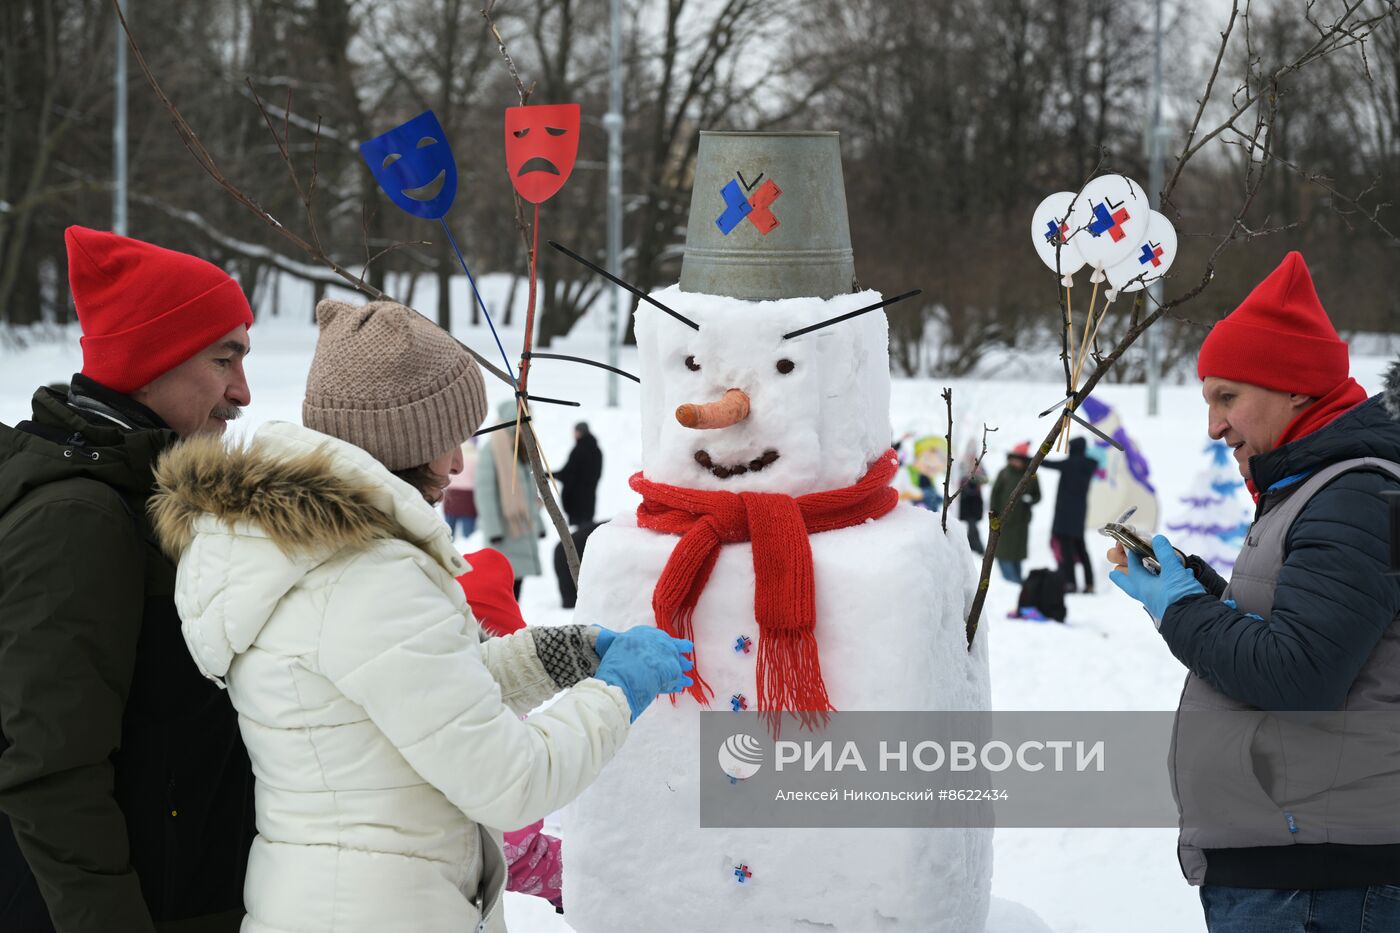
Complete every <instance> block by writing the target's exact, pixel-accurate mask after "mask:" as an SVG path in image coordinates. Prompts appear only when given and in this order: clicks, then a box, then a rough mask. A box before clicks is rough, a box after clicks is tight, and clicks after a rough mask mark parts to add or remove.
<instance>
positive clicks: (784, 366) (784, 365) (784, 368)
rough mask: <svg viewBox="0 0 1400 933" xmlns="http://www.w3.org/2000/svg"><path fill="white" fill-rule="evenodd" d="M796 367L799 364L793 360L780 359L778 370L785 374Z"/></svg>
mask: <svg viewBox="0 0 1400 933" xmlns="http://www.w3.org/2000/svg"><path fill="white" fill-rule="evenodd" d="M796 368H797V364H796V363H794V362H793V361H792V360H778V372H780V373H782V374H783V375H784V376H786V375H787V374H788V373H790V372H792V371H793V370H794V369H796Z"/></svg>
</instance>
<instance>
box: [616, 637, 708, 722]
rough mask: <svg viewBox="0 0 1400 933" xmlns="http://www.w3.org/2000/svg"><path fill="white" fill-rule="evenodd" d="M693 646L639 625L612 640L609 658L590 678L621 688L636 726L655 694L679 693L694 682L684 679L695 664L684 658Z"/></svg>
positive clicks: (691, 650) (680, 639)
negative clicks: (593, 677)
mask: <svg viewBox="0 0 1400 933" xmlns="http://www.w3.org/2000/svg"><path fill="white" fill-rule="evenodd" d="M694 650H695V645H693V644H692V643H690V642H689V641H686V640H685V639H683V638H672V637H671V636H670V635H667V634H666V633H665V632H663V631H661V630H660V629H658V628H652V627H651V626H649V625H639V626H637V627H636V628H629V629H628V630H627V631H625V632H620V633H617V634H615V635H614V636H613V638H612V641H611V642H610V644H609V645H608V656H607V657H605V658H603V661H602V663H600V664H599V665H598V672H597V673H596V674H594V675H593V676H595V677H597V678H598V679H599V680H601V681H603V682H604V683H608V684H612V685H613V686H615V687H621V688H622V692H623V693H624V694H626V696H627V705H628V706H629V707H631V709H632V721H633V722H636V721H637V717H638V716H640V715H642V711H643V710H645V709H646V708H647V707H648V706H650V705H651V701H652V700H654V699H656V695H657V694H658V693H678V692H679V691H681V690H684V689H685V688H686V687H689V686H691V685H692V684H693V683H695V681H693V680H691V679H690V678H689V677H687V676H685V673H686V671H689V670H691V669H692V668H693V667H695V662H693V661H691V660H690V659H689V658H687V657H685V655H687V654H690V653H691V652H693V651H694Z"/></svg>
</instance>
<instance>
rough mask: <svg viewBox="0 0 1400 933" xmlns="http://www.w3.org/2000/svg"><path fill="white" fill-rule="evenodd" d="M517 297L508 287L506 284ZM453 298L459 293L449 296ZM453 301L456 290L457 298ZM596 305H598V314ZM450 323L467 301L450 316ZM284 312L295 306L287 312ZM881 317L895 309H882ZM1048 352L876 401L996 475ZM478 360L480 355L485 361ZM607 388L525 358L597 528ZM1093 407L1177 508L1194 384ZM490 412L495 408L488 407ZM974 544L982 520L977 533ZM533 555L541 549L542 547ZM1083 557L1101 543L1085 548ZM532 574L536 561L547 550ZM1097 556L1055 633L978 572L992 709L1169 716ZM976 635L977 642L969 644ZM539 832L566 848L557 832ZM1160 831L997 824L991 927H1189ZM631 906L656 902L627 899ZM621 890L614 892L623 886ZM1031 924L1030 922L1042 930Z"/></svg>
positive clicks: (578, 342) (615, 440)
mask: <svg viewBox="0 0 1400 933" xmlns="http://www.w3.org/2000/svg"><path fill="white" fill-rule="evenodd" d="M507 281H508V280H505V279H502V278H498V277H487V278H486V279H485V280H484V281H483V283H482V285H483V291H484V292H485V293H486V296H487V300H488V302H490V303H491V306H492V307H496V306H497V302H496V301H494V300H493V298H494V297H496V296H497V295H498V294H500V296H501V297H503V294H501V293H503V290H504V288H505V287H507ZM521 292H522V294H521V296H520V297H521V298H523V289H522V290H521ZM414 297H415V304H416V305H417V306H418V307H420V308H431V307H434V306H435V305H434V302H433V301H431V300H430V299H429V298H425V296H424V295H423V294H422V293H421V291H420V293H419V294H417V295H415V296H414ZM454 297H457V296H454ZM461 297H462V298H463V299H465V298H466V295H465V294H463V295H462V296H461ZM282 300H283V301H284V302H285V304H284V311H283V313H282V314H281V315H279V316H277V317H273V316H271V315H268V314H266V313H264V314H263V315H262V316H261V317H260V319H259V322H258V324H257V326H255V327H254V329H253V331H252V343H253V353H252V354H251V355H250V356H249V357H248V361H247V372H248V379H249V383H250V385H251V386H252V390H253V403H252V405H251V407H250V408H249V409H248V411H247V415H246V418H245V419H244V420H242V421H240V422H238V423H237V425H236V429H237V430H238V431H240V432H246V431H251V430H252V429H254V428H256V426H257V425H258V424H260V423H262V422H264V421H268V420H274V419H282V420H293V421H295V420H299V418H300V407H301V398H302V391H303V385H304V381H305V377H306V371H307V368H308V366H309V364H310V360H311V354H312V350H313V347H314V344H315V336H316V335H315V330H314V328H313V327H312V326H311V325H310V323H309V317H310V315H309V304H308V303H307V301H306V297H305V295H304V294H301V293H300V292H299V291H296V290H289V291H287V292H284V294H283V296H282ZM602 305H603V302H600V303H599V306H602ZM456 308H457V315H458V317H459V318H462V319H466V318H467V317H468V314H467V312H466V308H467V305H466V303H465V300H463V301H462V302H459V303H457V304H456ZM293 309H294V310H293ZM896 313H897V312H896ZM454 330H455V331H456V333H457V335H458V336H459V337H460V338H461V339H463V340H465V341H467V342H468V343H469V344H470V345H471V346H473V347H475V348H477V349H478V350H480V351H481V352H483V353H487V352H488V349H490V348H493V347H494V343H493V341H492V339H491V336H490V334H489V333H488V332H486V330H485V329H484V328H481V329H473V328H470V327H466V326H462V327H457V328H454ZM502 340H503V342H504V343H505V345H506V346H507V347H509V348H518V347H519V346H520V334H519V332H518V331H515V332H507V333H503V334H502ZM603 345H604V344H603V334H602V328H601V326H600V324H599V323H598V322H595V321H593V320H591V319H588V320H585V321H584V322H582V323H581V324H580V326H579V327H577V328H575V335H574V336H572V337H570V338H569V339H567V340H565V341H562V342H558V343H556V345H555V347H553V348H551V349H553V350H555V351H556V352H562V353H574V354H577V355H581V356H589V357H592V358H594V359H605V353H604V351H603V349H602V347H603ZM1053 354H1054V351H1053V350H1049V349H1047V350H1046V352H1045V354H1044V358H1043V359H1037V360H1034V361H1027V363H1028V364H1029V363H1034V365H1033V366H1030V365H1028V366H1023V367H1016V368H1014V369H1008V370H1007V371H1008V372H1018V373H1025V372H1028V371H1029V372H1034V373H1045V376H1044V377H1043V379H1044V381H1043V382H1035V381H1027V380H1025V379H1021V378H1008V379H1006V380H1005V381H971V380H956V379H955V380H937V381H931V380H920V381H915V380H897V381H896V382H895V385H894V392H893V400H892V419H891V420H892V422H893V425H892V426H893V428H894V432H895V434H896V435H898V434H902V433H904V432H905V431H915V432H917V433H937V434H942V433H943V432H944V430H945V416H944V405H943V402H942V400H941V399H940V398H939V391H940V389H941V388H942V387H943V386H944V385H950V386H952V388H953V391H954V396H953V402H954V412H955V416H956V426H955V429H954V430H955V437H954V447H955V449H956V450H958V451H961V450H962V448H963V445H964V444H965V442H966V440H967V438H968V437H971V436H973V435H974V434H979V435H980V432H981V425H982V424H983V423H984V422H985V423H987V424H989V425H991V426H992V427H995V428H997V429H998V430H997V432H996V433H995V434H992V435H991V440H990V442H989V446H990V448H991V453H989V454H988V457H987V461H986V463H987V466H988V468H989V471H990V472H991V473H992V474H993V475H995V472H996V471H997V470H999V469H1000V468H1001V467H1002V465H1003V464H1004V463H1005V456H1004V453H1005V451H1006V450H1008V449H1010V448H1011V447H1012V446H1014V445H1015V444H1016V443H1017V442H1019V441H1022V440H1030V441H1032V443H1033V445H1034V444H1038V443H1039V441H1040V440H1041V438H1043V436H1044V435H1045V432H1046V431H1047V430H1048V424H1047V423H1046V422H1045V421H1043V420H1038V419H1037V418H1036V417H1035V414H1036V412H1038V411H1040V410H1041V409H1043V408H1045V407H1046V406H1047V405H1049V404H1050V403H1051V402H1052V401H1054V400H1056V399H1057V398H1059V397H1060V395H1061V394H1062V389H1063V383H1062V382H1059V383H1057V382H1055V381H1054V377H1053V374H1054V372H1055V371H1056V364H1055V361H1054V356H1053ZM491 355H492V356H493V357H494V353H492V354H491ZM1386 362H1387V360H1386V359H1385V358H1384V357H1370V358H1361V359H1354V360H1353V362H1352V369H1353V374H1354V375H1355V376H1356V378H1357V379H1358V380H1359V381H1360V382H1361V383H1362V384H1363V385H1364V386H1365V387H1366V388H1367V389H1368V390H1370V391H1372V392H1374V391H1376V390H1377V389H1378V388H1379V386H1380V383H1381V373H1382V371H1383V369H1384V366H1385V364H1386ZM622 366H623V368H625V369H628V370H630V371H633V372H636V371H637V369H638V366H637V361H636V358H635V350H632V349H631V348H627V349H624V350H623V351H622ZM80 367H81V353H80V351H79V348H78V344H77V335H76V332H71V333H69V334H67V335H66V336H64V337H62V338H60V339H56V340H52V341H43V342H33V343H31V345H30V347H29V348H28V349H26V350H24V351H22V352H15V351H5V350H0V421H3V422H5V423H7V424H14V423H15V422H16V421H19V420H22V419H23V418H25V417H26V416H27V415H28V411H29V406H28V399H29V396H30V395H31V394H32V392H33V390H34V388H35V387H36V386H37V385H40V384H43V383H48V382H53V381H64V380H66V379H67V378H68V377H69V375H70V374H71V373H73V372H75V371H76V370H78V369H79V368H80ZM605 380H606V376H605V374H604V373H602V372H601V371H600V370H595V369H592V368H589V367H583V366H579V365H576V364H572V363H562V362H553V361H546V360H541V361H538V362H537V363H536V364H535V369H534V372H533V374H532V376H531V388H532V389H533V390H534V391H535V392H537V393H539V394H542V395H547V396H553V397H561V398H570V399H574V400H577V401H579V402H581V403H582V407H580V408H577V409H574V408H562V407H558V406H549V405H537V406H535V408H534V411H535V418H536V430H537V432H538V434H539V436H540V437H541V439H542V440H543V443H544V447H545V453H546V455H547V456H548V458H549V460H550V462H551V463H554V464H560V463H562V462H563V460H564V458H565V456H566V455H567V453H568V450H569V447H570V445H571V442H572V431H571V429H572V426H573V424H574V422H575V421H578V420H586V421H588V423H589V425H590V426H591V428H592V430H593V433H594V434H595V435H596V436H597V437H598V440H599V444H600V445H601V447H602V449H603V451H604V456H605V460H604V472H603V479H602V483H601V485H600V488H599V496H598V502H599V515H600V516H607V515H610V514H614V513H617V512H621V511H623V510H626V509H630V508H632V507H634V506H635V504H636V502H637V501H638V500H637V497H636V496H635V495H634V494H633V493H632V492H631V490H630V489H629V488H628V487H627V477H628V476H629V475H630V474H632V473H633V472H634V471H636V470H637V469H639V468H640V465H641V451H640V435H639V430H640V424H639V416H638V400H639V397H640V396H639V393H640V392H643V391H645V389H644V388H642V387H639V386H637V385H635V384H633V383H631V382H627V381H625V380H623V381H622V382H621V389H620V395H621V405H620V407H618V408H614V409H610V408H608V407H606V398H607V393H606V381H605ZM488 382H489V383H491V384H490V386H489V388H490V392H491V393H492V401H493V403H494V402H495V401H496V400H499V399H504V398H506V397H507V396H508V393H507V392H506V390H505V387H504V386H502V385H500V384H498V383H494V382H492V381H491V380H488ZM1095 394H1096V397H1098V398H1099V399H1101V400H1102V401H1104V402H1107V403H1108V404H1110V405H1112V406H1114V407H1115V408H1117V409H1118V411H1119V413H1120V415H1121V417H1122V419H1123V423H1124V425H1125V427H1126V428H1127V430H1128V432H1129V433H1130V434H1131V435H1132V436H1133V437H1134V439H1135V440H1136V441H1137V443H1138V444H1139V445H1140V447H1141V448H1142V450H1143V453H1144V454H1145V456H1146V457H1147V459H1148V461H1149V463H1150V465H1151V469H1152V479H1153V481H1154V483H1155V484H1156V485H1157V489H1158V501H1159V503H1160V505H1161V507H1162V511H1163V514H1164V515H1165V516H1166V517H1167V518H1168V519H1171V518H1173V517H1175V515H1176V514H1177V508H1178V507H1177V499H1178V497H1179V496H1180V495H1181V494H1182V493H1184V492H1185V491H1186V489H1187V484H1189V483H1190V482H1191V480H1192V478H1193V477H1194V476H1195V475H1196V474H1197V473H1198V472H1199V471H1200V470H1201V469H1202V468H1203V467H1204V466H1205V464H1206V461H1205V459H1204V455H1203V454H1202V453H1201V451H1202V448H1203V446H1204V443H1205V441H1206V434H1205V409H1204V405H1203V404H1202V402H1201V398H1200V392H1199V387H1198V386H1197V385H1196V384H1195V383H1194V381H1193V382H1192V383H1191V384H1188V385H1182V386H1172V385H1169V386H1164V387H1163V389H1162V396H1161V409H1162V412H1161V414H1159V415H1157V416H1156V417H1153V418H1148V417H1147V415H1146V408H1147V402H1146V393H1145V390H1144V389H1143V388H1142V387H1140V386H1120V385H1103V386H1101V387H1100V388H1099V389H1098V390H1097V391H1096V393H1095ZM493 408H494V404H493ZM1042 488H1043V491H1044V494H1045V499H1044V501H1043V502H1042V503H1041V504H1040V505H1039V506H1038V507H1037V509H1036V511H1035V513H1034V519H1033V522H1032V528H1031V556H1030V560H1029V561H1028V562H1027V564H1026V567H1027V568H1033V567H1038V566H1049V565H1051V564H1052V561H1051V557H1050V549H1049V543H1048V540H1049V529H1050V517H1051V514H1052V511H1053V502H1054V495H1055V476H1054V474H1050V473H1048V472H1047V473H1046V474H1044V475H1043V476H1042ZM949 533H950V534H951V533H956V534H962V533H963V529H962V526H961V524H957V525H956V527H954V525H953V523H950V527H949ZM984 535H985V525H984ZM480 546H482V542H480V541H479V540H473V541H466V542H463V549H464V550H471V549H474V548H476V547H480ZM542 546H543V547H545V548H546V549H552V546H553V541H552V540H551V541H549V542H543V543H542ZM1090 546H1091V550H1092V551H1093V552H1094V553H1095V554H1096V555H1097V554H1100V553H1101V552H1102V551H1103V550H1105V548H1104V547H1102V546H1101V544H1100V542H1099V541H1098V540H1092V541H1091V542H1090ZM544 556H545V558H546V560H545V561H544V564H545V567H546V568H549V567H550V566H552V564H551V561H550V560H549V559H548V558H549V552H548V550H546V553H545V555H544ZM1107 569H1108V568H1107V566H1106V565H1105V564H1104V562H1102V561H1100V562H1099V564H1098V565H1097V567H1096V573H1098V574H1099V580H1098V592H1097V593H1096V594H1094V595H1071V596H1069V597H1068V604H1069V619H1068V624H1066V625H1053V624H1036V623H1028V622H1020V621H1009V620H1007V619H1006V618H1005V616H1006V614H1007V612H1008V611H1009V610H1010V609H1013V608H1014V607H1015V604H1016V595H1017V591H1016V588H1015V587H1013V586H1011V585H1010V584H1007V583H1004V582H1003V581H1001V580H1000V579H999V578H997V577H995V576H994V577H993V579H992V582H991V589H990V593H989V596H988V600H987V623H986V625H985V627H984V630H983V633H982V635H983V636H985V637H987V638H989V639H990V640H991V641H990V650H991V663H992V702H993V706H994V708H995V709H999V710H1170V709H1174V708H1175V705H1176V700H1177V695H1178V693H1179V692H1180V688H1181V682H1182V677H1183V671H1182V669H1181V666H1180V665H1179V664H1178V663H1177V662H1176V660H1175V659H1174V658H1172V656H1171V655H1170V654H1169V653H1168V652H1167V650H1166V648H1165V647H1164V646H1163V645H1162V643H1161V640H1160V638H1159V637H1158V636H1157V633H1156V632H1155V631H1154V629H1153V628H1152V625H1151V624H1150V622H1149V621H1148V620H1147V618H1146V617H1145V616H1144V615H1143V613H1142V611H1141V609H1139V608H1138V607H1137V605H1136V604H1135V603H1133V602H1132V601H1131V600H1129V599H1128V598H1127V597H1126V596H1124V595H1122V594H1121V593H1119V592H1118V590H1117V589H1115V588H1114V587H1113V586H1112V585H1111V584H1109V583H1108V581H1107V578H1106V571H1107ZM546 574H547V575H546V576H545V577H543V578H538V579H530V580H528V581H527V582H526V584H525V588H524V593H523V596H522V604H523V608H524V615H525V618H526V619H528V620H530V621H531V622H532V623H534V624H558V623H560V622H563V621H566V620H567V618H568V616H569V615H570V613H569V612H568V611H566V610H563V609H561V608H560V605H559V597H558V590H557V588H556V585H555V581H554V579H553V577H552V575H549V571H548V569H547V570H546ZM979 637H982V636H979ZM554 829H555V831H557V832H561V833H562V834H563V836H564V837H565V839H566V840H567V837H568V829H567V827H560V826H558V825H557V822H556V824H555V826H554ZM1175 837H1176V833H1175V831H1174V830H1167V829H1156V830H1111V829H1037V830H1031V829H1000V830H997V831H996V835H995V874H994V877H993V881H992V891H993V895H994V898H996V899H997V900H994V902H993V908H992V918H991V922H990V925H989V928H988V929H989V931H991V933H1040V931H1042V930H1044V929H1045V928H1047V927H1048V928H1049V929H1051V930H1054V931H1056V933H1116V931H1120V930H1134V931H1138V933H1181V931H1190V930H1203V929H1204V923H1203V922H1202V920H1201V911H1200V906H1199V902H1198V900H1197V898H1196V894H1195V891H1194V890H1193V889H1192V888H1190V887H1189V886H1187V884H1186V883H1185V881H1183V880H1182V878H1181V873H1180V871H1179V869H1178V866H1177V861H1176V850H1175ZM634 893H635V896H638V897H652V896H657V895H658V892H641V891H638V892H634ZM619 896H626V894H625V892H622V893H620V895H619ZM507 916H508V920H509V922H510V924H511V929H512V931H514V933H554V931H567V930H568V929H569V928H568V927H567V926H565V925H564V923H563V922H562V920H561V919H559V918H557V917H556V916H555V915H554V913H553V910H552V908H550V907H549V905H548V904H545V903H544V902H543V901H539V900H536V899H533V898H526V897H521V896H516V895H511V896H510V897H509V899H508V902H507ZM1036 916H1038V917H1039V918H1040V919H1041V920H1043V921H1044V924H1043V925H1042V924H1040V923H1038V922H1037V921H1036Z"/></svg>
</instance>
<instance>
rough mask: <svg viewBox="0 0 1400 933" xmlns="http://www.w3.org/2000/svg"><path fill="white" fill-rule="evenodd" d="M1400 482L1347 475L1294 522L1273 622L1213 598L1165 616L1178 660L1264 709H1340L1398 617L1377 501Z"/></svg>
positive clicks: (1398, 594) (1399, 590) (1176, 607)
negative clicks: (1383, 634) (1358, 675)
mask: <svg viewBox="0 0 1400 933" xmlns="http://www.w3.org/2000/svg"><path fill="white" fill-rule="evenodd" d="M1395 489H1400V483H1397V482H1396V481H1395V480H1393V479H1391V478H1390V477H1388V476H1383V475H1381V474H1377V473H1363V472H1356V473H1348V474H1344V475H1343V476H1341V477H1339V478H1338V479H1337V480H1336V481H1335V482H1333V483H1331V484H1330V485H1329V486H1328V487H1327V488H1326V489H1324V490H1322V492H1320V493H1318V494H1317V495H1316V496H1314V497H1313V498H1312V501H1310V502H1309V503H1308V504H1307V506H1306V507H1304V509H1303V511H1302V513H1301V514H1300V515H1299V516H1298V518H1297V519H1296V520H1295V521H1294V522H1293V527H1292V528H1291V529H1290V530H1289V534H1288V540H1287V542H1286V549H1285V558H1284V564H1283V568H1282V569H1281V570H1280V572H1279V576H1278V582H1277V586H1276V588H1275V590H1274V606H1273V611H1272V612H1271V613H1270V618H1269V621H1267V622H1265V621H1263V620H1261V619H1259V618H1258V617H1257V616H1250V615H1247V614H1245V613H1243V612H1240V611H1238V610H1235V609H1231V608H1230V607H1229V606H1227V605H1226V604H1225V603H1223V602H1221V601H1220V600H1219V599H1218V598H1216V597H1214V596H1210V595H1205V594H1202V595H1199V596H1192V597H1188V598H1186V599H1183V600H1180V601H1179V602H1177V603H1175V604H1173V605H1172V606H1171V607H1170V608H1168V610H1167V612H1166V615H1165V617H1164V618H1163V619H1162V627H1161V633H1162V637H1163V638H1164V639H1165V640H1166V642H1167V645H1168V647H1170V648H1171V651H1172V654H1174V655H1176V656H1177V658H1178V659H1180V660H1181V662H1182V663H1183V664H1185V665H1186V666H1187V667H1189V668H1190V669H1191V670H1192V671H1193V672H1195V673H1196V674H1197V675H1198V676H1200V677H1202V678H1204V679H1205V680H1206V681H1207V682H1208V683H1210V684H1211V685H1212V686H1214V687H1215V688H1216V689H1218V690H1220V691H1221V692H1222V693H1224V694H1225V695H1226V696H1229V697H1231V698H1233V699H1235V700H1238V701H1240V702H1242V703H1248V704H1249V705H1251V706H1254V707H1258V708H1259V709H1268V710H1330V709H1338V708H1340V707H1341V705H1342V704H1343V702H1345V700H1346V695H1347V692H1348V691H1349V690H1350V689H1351V685H1352V684H1353V683H1354V682H1355V680H1356V675H1357V674H1358V673H1359V672H1360V670H1361V667H1362V665H1363V664H1365V663H1366V659H1367V658H1368V657H1370V655H1371V652H1372V651H1373V650H1375V647H1376V643H1377V642H1378V641H1380V637H1381V635H1382V633H1384V631H1385V630H1386V628H1387V627H1388V626H1389V625H1390V624H1391V622H1392V621H1393V620H1394V619H1395V618H1396V616H1397V615H1400V577H1394V576H1390V575H1388V574H1387V570H1388V567H1389V565H1388V562H1387V560H1386V555H1387V552H1388V548H1389V540H1390V537H1389V535H1390V531H1389V524H1388V521H1389V520H1388V516H1387V513H1386V510H1385V509H1384V508H1381V507H1380V505H1379V502H1380V501H1381V500H1380V499H1379V498H1378V497H1379V494H1380V493H1381V492H1382V491H1383V490H1395Z"/></svg>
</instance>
